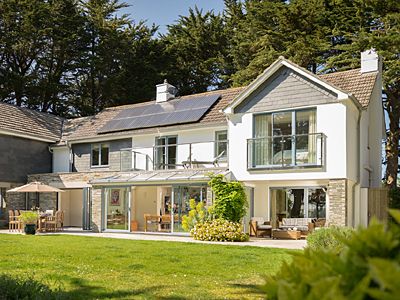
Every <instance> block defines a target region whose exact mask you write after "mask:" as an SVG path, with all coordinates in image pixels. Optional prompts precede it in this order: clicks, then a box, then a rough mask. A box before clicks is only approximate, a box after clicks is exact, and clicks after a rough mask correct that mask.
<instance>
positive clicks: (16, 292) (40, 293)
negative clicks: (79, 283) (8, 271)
mask: <svg viewBox="0 0 400 300" xmlns="http://www.w3.org/2000/svg"><path fill="white" fill-rule="evenodd" d="M63 298H65V297H63ZM0 299H1V300H3V299H61V297H60V295H59V292H58V291H56V292H53V291H51V290H50V288H49V287H48V286H46V285H44V284H43V283H40V282H38V281H36V280H34V279H33V278H31V277H27V278H14V277H11V276H8V275H5V274H0Z"/></svg>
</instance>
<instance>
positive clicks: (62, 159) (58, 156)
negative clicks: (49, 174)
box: [52, 147, 70, 173]
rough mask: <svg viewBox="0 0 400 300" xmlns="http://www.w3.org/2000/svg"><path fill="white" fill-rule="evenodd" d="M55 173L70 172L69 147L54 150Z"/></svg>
mask: <svg viewBox="0 0 400 300" xmlns="http://www.w3.org/2000/svg"><path fill="white" fill-rule="evenodd" d="M52 151H53V173H59V172H69V171H70V169H69V155H70V154H69V149H68V147H62V148H53V149H52Z"/></svg>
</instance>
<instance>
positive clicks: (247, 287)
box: [230, 283, 264, 297]
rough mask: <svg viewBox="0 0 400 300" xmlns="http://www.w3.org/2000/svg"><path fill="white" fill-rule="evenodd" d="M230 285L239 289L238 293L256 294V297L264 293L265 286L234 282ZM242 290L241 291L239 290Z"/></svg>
mask: <svg viewBox="0 0 400 300" xmlns="http://www.w3.org/2000/svg"><path fill="white" fill-rule="evenodd" d="M230 286H232V287H234V288H237V289H238V291H237V292H236V294H238V295H239V294H246V295H247V296H248V295H254V296H255V297H256V296H257V297H260V295H262V294H264V290H263V286H262V285H257V284H243V283H232V284H230ZM239 290H240V291H239Z"/></svg>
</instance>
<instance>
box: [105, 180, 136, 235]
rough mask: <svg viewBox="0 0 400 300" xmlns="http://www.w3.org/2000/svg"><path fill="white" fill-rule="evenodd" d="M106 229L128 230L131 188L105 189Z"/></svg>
mask: <svg viewBox="0 0 400 300" xmlns="http://www.w3.org/2000/svg"><path fill="white" fill-rule="evenodd" d="M104 200H105V206H104V207H105V215H104V216H105V222H104V227H105V229H111V230H128V229H129V209H130V205H129V202H130V193H129V188H105V189H104Z"/></svg>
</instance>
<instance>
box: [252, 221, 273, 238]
mask: <svg viewBox="0 0 400 300" xmlns="http://www.w3.org/2000/svg"><path fill="white" fill-rule="evenodd" d="M249 225H250V236H254V235H255V236H256V237H259V236H261V235H268V236H270V237H271V235H272V226H271V222H270V221H265V220H264V218H261V217H259V218H258V217H253V218H251V220H250V224H249Z"/></svg>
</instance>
